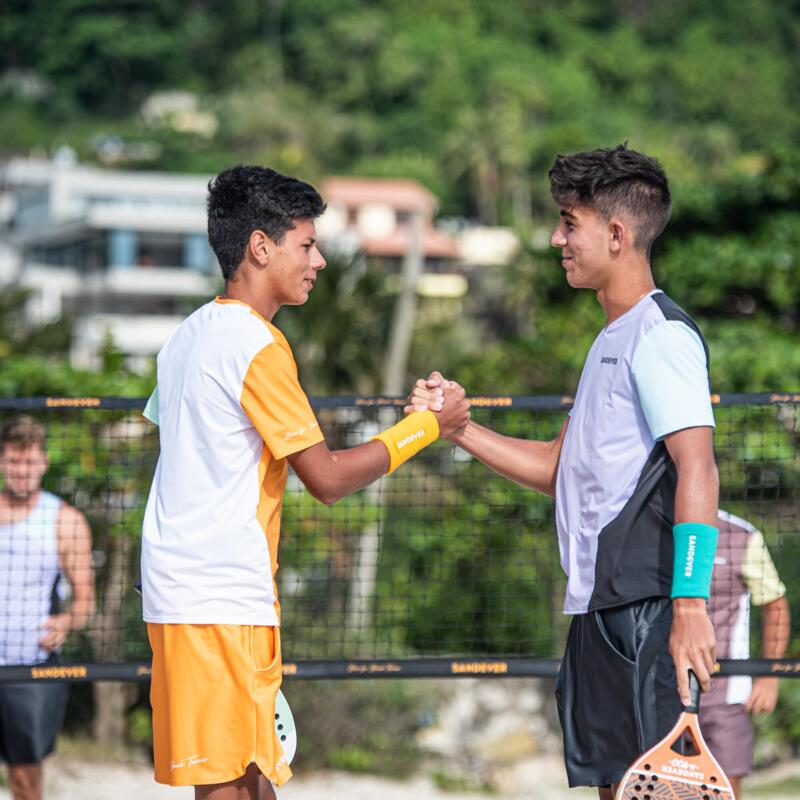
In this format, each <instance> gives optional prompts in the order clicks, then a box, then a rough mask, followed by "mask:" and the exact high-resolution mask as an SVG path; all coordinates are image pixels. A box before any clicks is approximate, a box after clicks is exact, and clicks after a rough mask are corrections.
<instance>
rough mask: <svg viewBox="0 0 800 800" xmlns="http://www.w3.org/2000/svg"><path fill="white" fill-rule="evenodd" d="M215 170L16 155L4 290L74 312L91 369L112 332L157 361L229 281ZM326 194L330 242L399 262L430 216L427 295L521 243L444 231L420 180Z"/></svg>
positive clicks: (489, 232) (44, 315)
mask: <svg viewBox="0 0 800 800" xmlns="http://www.w3.org/2000/svg"><path fill="white" fill-rule="evenodd" d="M210 178H211V176H210V175H180V174H174V173H155V172H122V171H111V170H106V169H100V168H97V167H90V166H82V165H78V164H76V163H75V159H74V156H72V155H71V154H70V153H66V154H64V153H62V154H60V155H57V156H56V158H55V159H54V160H53V161H46V160H34V159H12V160H10V161H8V162H7V163H6V164H5V165H2V166H0V287H2V286H5V285H19V286H23V287H26V288H30V289H31V290H32V292H31V295H30V299H29V300H28V306H27V308H26V314H27V316H28V318H29V319H31V320H35V321H37V322H47V321H50V320H53V319H56V318H58V317H60V316H62V315H64V314H69V315H70V316H71V317H72V318H73V319H74V320H75V327H74V331H73V333H74V343H73V351H72V358H73V361H74V362H75V363H77V364H81V365H85V366H91V365H92V364H93V362H94V360H95V358H96V356H97V353H98V351H99V350H100V348H101V346H102V344H103V342H104V340H105V339H106V337H110V338H111V340H112V341H113V343H114V345H115V346H116V348H117V349H118V350H120V351H121V352H123V353H125V354H126V355H127V356H128V357H129V358H131V359H132V360H133V361H134V363H135V362H136V361H137V360H139V359H142V358H149V357H150V356H152V355H153V354H155V353H156V352H158V350H159V349H160V347H161V345H162V344H163V343H164V341H165V340H166V338H167V337H168V336H169V334H170V333H171V332H172V330H173V329H174V328H175V327H176V326H177V325H178V324H179V323H180V321H181V320H182V319H183V318H184V317H185V316H186V315H187V314H188V313H189V312H190V311H192V310H193V309H194V308H195V307H196V306H197V305H199V304H200V303H201V302H203V301H204V300H205V299H207V298H208V297H209V296H210V295H213V294H214V293H215V292H217V291H218V290H219V289H220V288H221V285H222V278H221V275H220V271H219V268H218V266H217V263H216V259H215V258H214V255H213V253H212V252H211V249H210V248H209V246H208V241H207V236H206V206H205V204H206V194H207V190H208V181H209V179H210ZM321 193H322V195H323V198H324V199H325V201H326V202H327V204H328V209H327V211H326V213H325V214H324V216H323V217H322V218H321V219H320V220H319V222H318V226H317V228H318V230H319V234H320V241H321V244H322V247H323V250H325V249H326V248H331V250H332V251H333V250H336V249H344V250H361V251H362V252H363V253H364V254H365V255H366V256H367V257H369V258H373V259H377V260H379V261H380V262H382V263H385V264H386V265H387V268H388V269H390V270H397V269H398V268H399V264H400V262H401V261H402V259H403V257H404V255H405V253H406V252H407V250H408V248H409V246H410V244H411V238H412V237H411V226H410V222H411V218H412V216H413V215H414V214H417V215H419V217H420V218H421V220H422V231H421V234H422V235H421V241H420V245H421V254H420V255H421V256H422V258H423V262H424V265H423V271H422V274H421V275H420V278H419V282H418V286H417V290H418V292H419V294H420V295H422V296H424V297H428V298H433V299H435V300H437V299H438V300H441V299H458V298H461V297H463V296H464V294H465V293H466V292H467V291H468V282H467V279H466V277H465V274H468V273H471V272H472V271H473V270H474V269H475V268H476V267H477V268H478V269H479V270H480V267H481V266H495V265H498V264H501V263H505V262H506V261H507V260H508V258H510V257H511V256H512V255H513V252H514V251H515V250H516V244H517V242H516V237H515V236H514V235H513V233H511V232H510V231H506V230H503V229H497V228H494V229H486V228H465V229H463V230H461V231H459V232H458V233H457V234H451V233H448V232H447V231H444V230H440V229H438V228H436V227H435V226H434V224H433V218H434V215H435V213H436V208H437V198H436V197H435V196H434V195H433V194H432V193H431V192H429V191H428V190H427V189H425V187H423V186H422V185H421V184H420V183H418V182H417V181H413V180H408V179H384V178H340V177H332V178H327V179H325V180H323V182H322V185H321ZM459 307H460V306H459Z"/></svg>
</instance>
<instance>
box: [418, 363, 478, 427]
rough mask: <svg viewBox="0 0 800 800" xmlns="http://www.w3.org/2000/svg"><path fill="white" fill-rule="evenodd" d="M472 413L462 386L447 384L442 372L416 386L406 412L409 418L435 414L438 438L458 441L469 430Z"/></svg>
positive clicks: (452, 382) (431, 375)
mask: <svg viewBox="0 0 800 800" xmlns="http://www.w3.org/2000/svg"><path fill="white" fill-rule="evenodd" d="M469 409H470V402H469V400H467V397H466V393H465V392H464V387H463V386H461V385H460V384H458V383H456V382H455V381H448V380H446V379H445V378H444V376H443V375H442V374H441V373H440V372H431V374H430V375H429V376H428V377H427V378H420V379H419V380H417V382H416V383H415V384H414V387H413V388H412V390H411V394H409V396H408V398H407V399H406V406H405V408H404V409H403V411H404V413H405V414H406V415H408V414H413V413H414V412H415V411H432V412H433V413H434V414H435V415H436V421H437V422H438V424H439V436H441V438H443V439H451V440H454V441H455V440H456V439H457V438H458V437H459V436H460V435H461V434H462V433H463V432H464V429H465V428H466V427H467V423H468V422H469Z"/></svg>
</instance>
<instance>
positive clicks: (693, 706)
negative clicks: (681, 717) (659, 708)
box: [683, 669, 700, 714]
mask: <svg viewBox="0 0 800 800" xmlns="http://www.w3.org/2000/svg"><path fill="white" fill-rule="evenodd" d="M683 710H684V711H688V712H689V713H690V714H697V712H698V711H699V710H700V681H698V680H697V675H695V674H694V671H693V670H691V669H690V670H689V705H686V706H684V707H683Z"/></svg>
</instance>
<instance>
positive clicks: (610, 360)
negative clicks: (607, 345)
mask: <svg viewBox="0 0 800 800" xmlns="http://www.w3.org/2000/svg"><path fill="white" fill-rule="evenodd" d="M600 363H601V364H611V365H612V366H613V365H614V364H616V363H617V357H616V356H603V357H602V358H601V359H600Z"/></svg>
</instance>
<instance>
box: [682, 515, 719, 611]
mask: <svg viewBox="0 0 800 800" xmlns="http://www.w3.org/2000/svg"><path fill="white" fill-rule="evenodd" d="M672 536H673V538H674V539H675V561H674V569H673V573H672V594H671V596H672V597H673V598H674V597H705V599H706V600H708V596H709V595H710V594H711V573H712V572H713V570H714V554H715V553H716V552H717V538H718V536H719V531H718V530H717V529H716V528H714V527H712V526H711V525H704V524H703V523H701V522H680V523H678V524H677V525H673V527H672Z"/></svg>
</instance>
